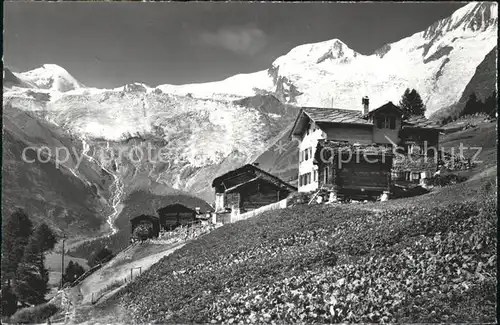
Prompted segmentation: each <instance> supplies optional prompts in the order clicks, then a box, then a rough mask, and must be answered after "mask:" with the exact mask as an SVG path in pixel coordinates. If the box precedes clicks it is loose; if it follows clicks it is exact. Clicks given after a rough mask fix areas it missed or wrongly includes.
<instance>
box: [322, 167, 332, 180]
mask: <svg viewBox="0 0 500 325" xmlns="http://www.w3.org/2000/svg"><path fill="white" fill-rule="evenodd" d="M329 174H330V167H329V166H326V167H325V173H324V174H323V184H327V183H328V175H329Z"/></svg>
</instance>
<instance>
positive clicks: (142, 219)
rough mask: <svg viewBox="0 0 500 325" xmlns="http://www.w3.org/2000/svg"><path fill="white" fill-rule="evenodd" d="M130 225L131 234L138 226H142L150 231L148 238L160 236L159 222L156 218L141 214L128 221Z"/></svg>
mask: <svg viewBox="0 0 500 325" xmlns="http://www.w3.org/2000/svg"><path fill="white" fill-rule="evenodd" d="M130 223H131V225H132V227H131V229H132V234H134V231H135V229H136V228H137V227H139V226H140V225H144V226H145V227H146V228H149V229H150V232H149V235H148V236H147V237H148V238H152V237H158V235H159V234H160V220H159V219H158V217H156V216H151V215H146V214H141V215H140V216H137V217H134V218H132V219H130Z"/></svg>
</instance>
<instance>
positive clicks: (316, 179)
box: [313, 169, 318, 182]
mask: <svg viewBox="0 0 500 325" xmlns="http://www.w3.org/2000/svg"><path fill="white" fill-rule="evenodd" d="M313 181H314V182H317V181H318V171H317V170H316V169H315V170H314V172H313Z"/></svg>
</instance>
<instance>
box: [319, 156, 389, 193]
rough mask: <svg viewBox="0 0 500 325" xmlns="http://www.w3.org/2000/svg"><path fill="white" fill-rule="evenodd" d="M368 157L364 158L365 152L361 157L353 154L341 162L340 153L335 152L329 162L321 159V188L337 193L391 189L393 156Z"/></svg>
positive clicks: (379, 191)
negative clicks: (349, 158) (350, 157)
mask: <svg viewBox="0 0 500 325" xmlns="http://www.w3.org/2000/svg"><path fill="white" fill-rule="evenodd" d="M367 159H368V161H365V160H364V157H363V154H360V155H359V159H357V158H356V154H353V158H352V159H351V160H350V161H347V160H348V159H347V158H346V157H344V158H343V159H342V160H341V161H340V162H339V155H338V154H335V155H334V156H333V158H331V159H330V161H328V162H327V161H320V162H319V164H318V177H319V185H320V188H324V189H327V190H331V191H334V192H335V193H342V192H347V191H351V192H352V191H355V192H363V191H364V192H367V193H368V192H377V193H382V192H384V191H390V189H391V168H392V156H390V155H387V156H385V157H383V158H382V156H371V155H367ZM377 160H378V161H377ZM325 175H326V177H327V178H326V179H325ZM325 180H326V182H325Z"/></svg>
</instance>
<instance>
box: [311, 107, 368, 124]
mask: <svg viewBox="0 0 500 325" xmlns="http://www.w3.org/2000/svg"><path fill="white" fill-rule="evenodd" d="M302 110H303V111H304V113H305V114H307V116H309V118H310V119H311V120H313V121H314V122H315V123H320V122H327V123H346V124H371V123H370V122H369V121H367V120H365V119H364V118H363V117H362V116H361V115H362V114H361V112H360V111H355V110H349V109H340V108H320V107H303V108H302Z"/></svg>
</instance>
